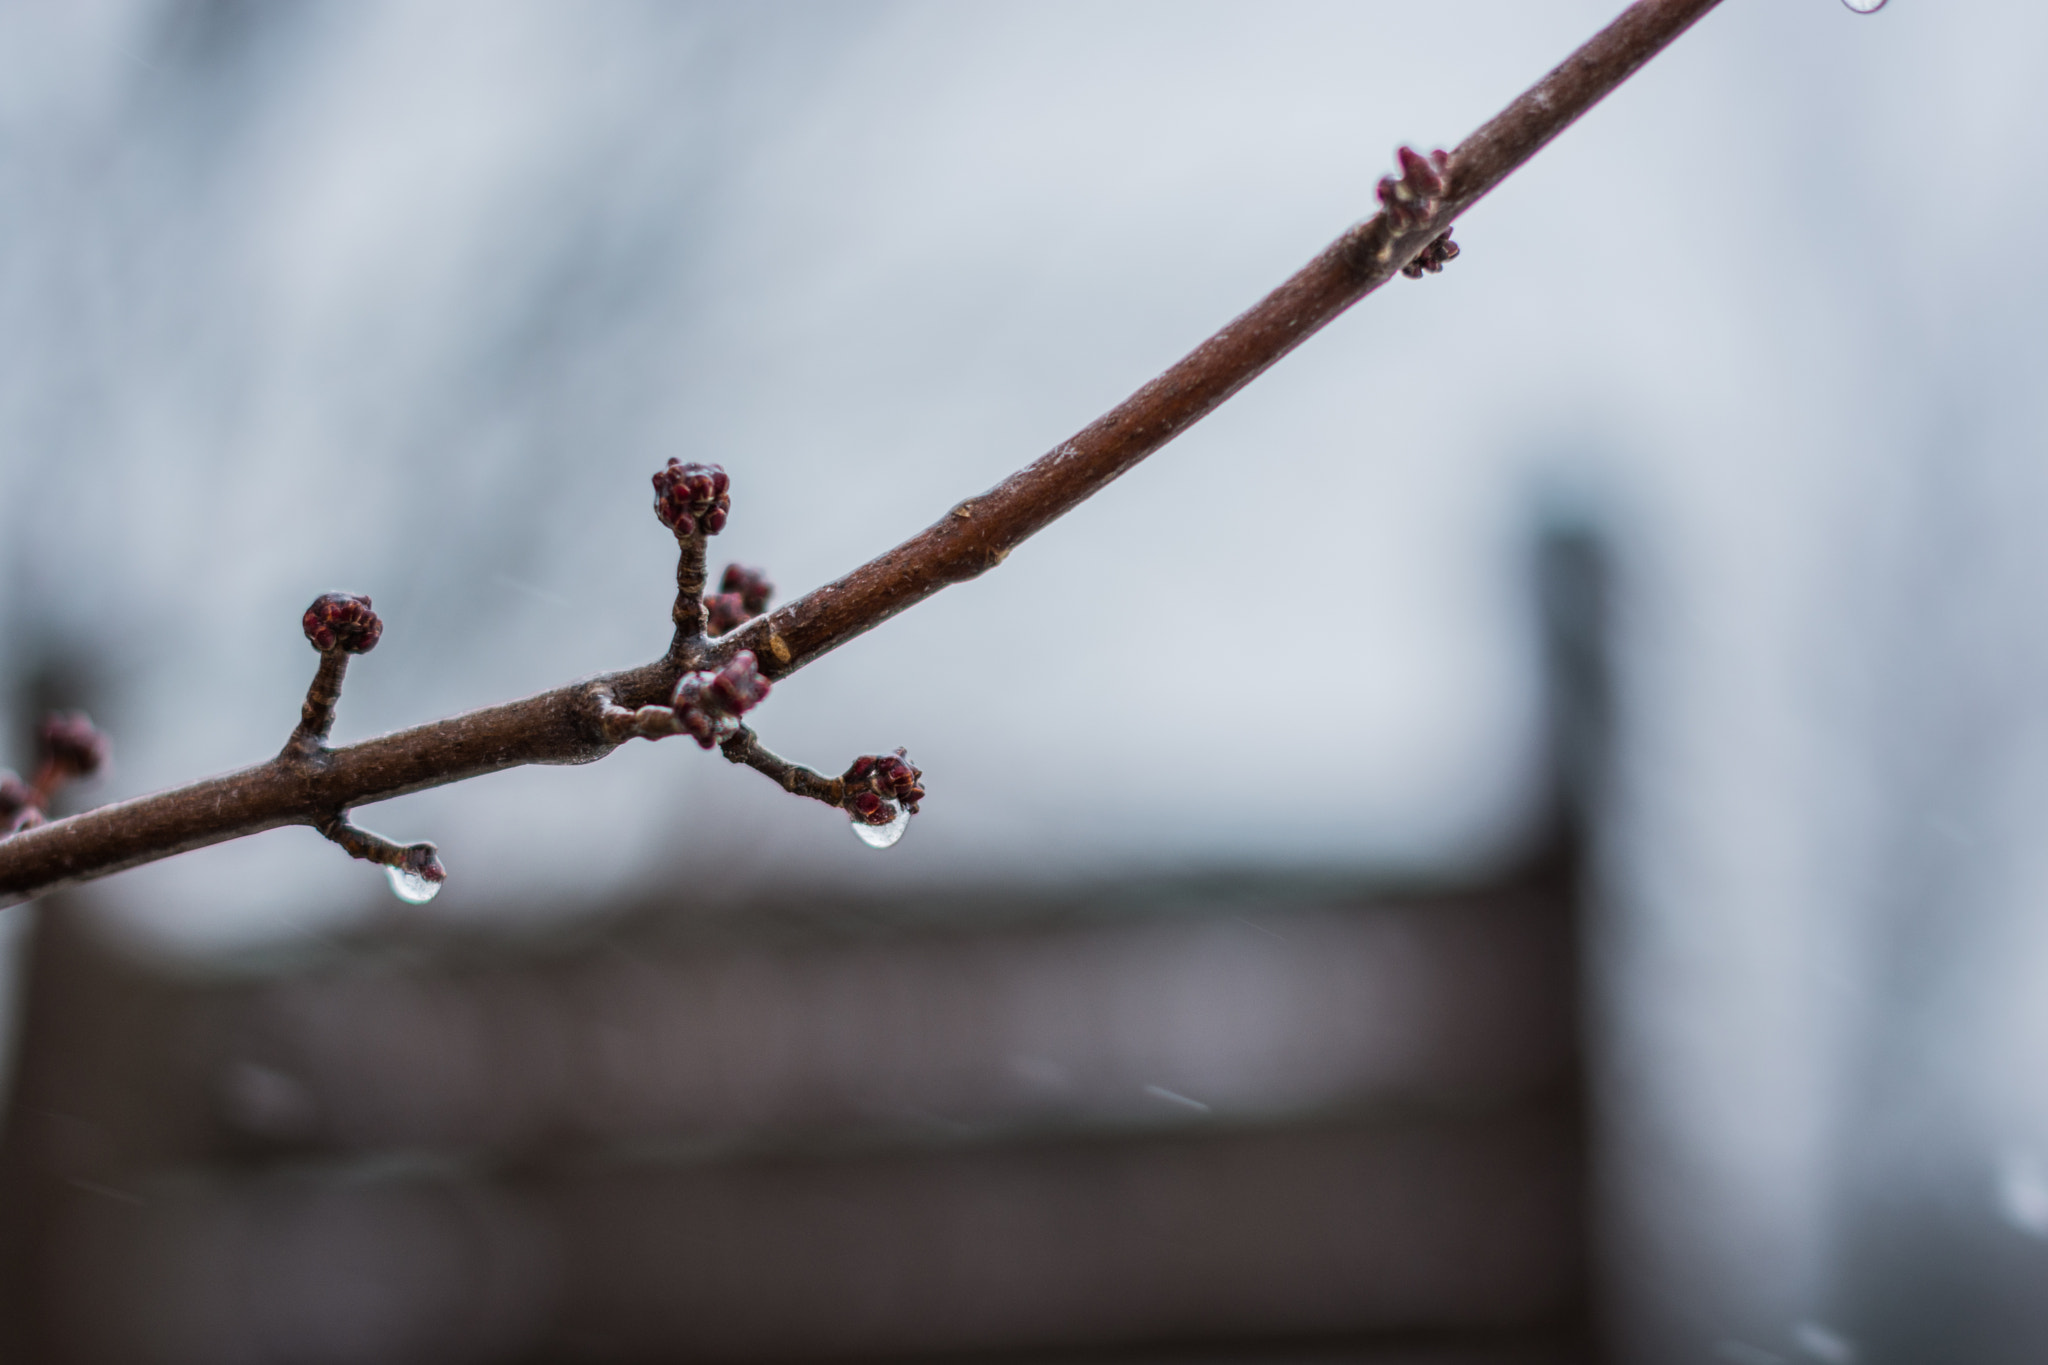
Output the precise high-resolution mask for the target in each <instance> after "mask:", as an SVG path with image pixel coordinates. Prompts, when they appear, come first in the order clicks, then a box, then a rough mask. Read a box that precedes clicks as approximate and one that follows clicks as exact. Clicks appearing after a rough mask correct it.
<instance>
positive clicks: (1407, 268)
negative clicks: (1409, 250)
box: [1401, 228, 1458, 280]
mask: <svg viewBox="0 0 2048 1365" xmlns="http://www.w3.org/2000/svg"><path fill="white" fill-rule="evenodd" d="M1456 259H1458V244H1457V243H1456V242H1454V241H1452V240H1451V230H1450V229H1449V228H1445V229H1444V231H1443V236H1441V237H1436V238H1432V239H1431V240H1430V243H1429V245H1428V246H1426V247H1424V248H1422V252H1421V254H1420V255H1418V256H1417V257H1416V258H1415V259H1414V260H1412V261H1410V262H1408V264H1406V265H1404V266H1402V267H1401V273H1402V274H1403V275H1406V276H1407V277H1408V278H1409V279H1411V280H1419V279H1421V278H1422V276H1423V273H1424V272H1425V271H1427V272H1428V273H1429V274H1431V275H1434V274H1436V273H1437V272H1438V271H1440V270H1442V269H1443V268H1444V263H1445V262H1446V261H1455V260H1456Z"/></svg>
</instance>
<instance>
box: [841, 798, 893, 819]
mask: <svg viewBox="0 0 2048 1365" xmlns="http://www.w3.org/2000/svg"><path fill="white" fill-rule="evenodd" d="M846 809H847V810H848V811H849V812H850V813H851V814H852V816H853V818H854V819H856V820H858V821H860V822H861V823H862V824H863V825H886V824H889V823H890V822H891V821H893V820H894V819H895V818H896V808H895V807H894V806H892V805H890V804H889V803H888V802H887V801H884V800H883V799H882V798H881V797H879V796H877V795H875V793H873V792H860V793H857V794H856V795H855V796H854V798H853V799H852V800H851V801H849V802H848V803H847V806H846Z"/></svg>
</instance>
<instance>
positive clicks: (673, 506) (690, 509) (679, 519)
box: [654, 460, 732, 536]
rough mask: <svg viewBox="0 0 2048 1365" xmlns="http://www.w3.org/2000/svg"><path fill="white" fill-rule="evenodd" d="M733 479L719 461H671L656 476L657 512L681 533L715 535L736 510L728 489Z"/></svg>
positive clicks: (655, 512) (672, 529)
mask: <svg viewBox="0 0 2048 1365" xmlns="http://www.w3.org/2000/svg"><path fill="white" fill-rule="evenodd" d="M731 486H732V481H731V480H730V479H728V478H726V476H725V471H724V470H723V469H720V468H719V467H718V466H717V465H715V464H684V463H683V462H682V461H680V460H670V461H669V462H668V466H667V468H665V469H662V470H659V471H658V472H656V474H655V476H654V515H655V516H657V517H659V518H661V524H662V525H663V526H666V527H668V529H669V530H671V531H674V532H675V533H676V534H677V535H679V536H687V535H694V534H696V533H697V532H698V531H702V532H703V533H704V534H705V535H707V536H715V535H717V534H718V533H719V532H720V531H723V530H724V529H725V515H726V513H727V512H729V511H731V510H732V499H731V498H730V497H729V496H727V494H726V490H727V489H728V488H730V487H731Z"/></svg>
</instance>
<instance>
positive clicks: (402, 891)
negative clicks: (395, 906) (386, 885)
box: [384, 867, 441, 905]
mask: <svg viewBox="0 0 2048 1365" xmlns="http://www.w3.org/2000/svg"><path fill="white" fill-rule="evenodd" d="M384 875H385V876H386V877H388V878H390V880H391V894H392V895H394V896H396V897H398V898H399V899H400V900H402V901H404V902H405V903H406V904H407V905H425V904H426V903H427V902H428V901H430V900H432V899H433V898H434V897H436V896H438V895H440V894H441V883H439V882H430V881H428V880H427V879H426V878H425V877H422V876H421V875H420V874H419V873H417V872H410V871H407V870H406V869H405V868H402V867H387V868H385V869H384Z"/></svg>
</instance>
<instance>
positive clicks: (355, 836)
mask: <svg viewBox="0 0 2048 1365" xmlns="http://www.w3.org/2000/svg"><path fill="white" fill-rule="evenodd" d="M313 828H314V829H316V830H318V831H319V832H320V833H321V834H322V835H323V836H325V837H326V838H328V839H330V840H332V841H333V842H334V843H336V844H338V845H340V847H341V851H342V852H344V853H346V854H348V856H349V857H351V858H361V859H362V860H363V861H364V862H366V863H376V864H377V865H378V866H380V867H389V868H396V869H397V870H398V871H399V872H401V873H407V874H410V875H411V876H414V877H417V878H419V879H420V880H421V881H425V882H430V883H436V884H438V883H440V882H444V881H446V880H448V869H447V868H445V867H443V866H441V855H440V850H439V849H437V848H435V847H434V845H432V844H429V843H418V844H401V843H398V842H396V841H395V840H391V839H387V838H385V837H384V836H383V835H381V834H376V833H372V832H371V831H370V830H367V829H363V828H362V827H361V826H359V825H356V824H353V823H351V822H350V820H349V818H348V812H347V811H342V812H341V813H340V814H337V815H331V816H329V817H328V818H327V819H325V820H322V821H321V822H320V823H318V824H316V825H315V826H313Z"/></svg>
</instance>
